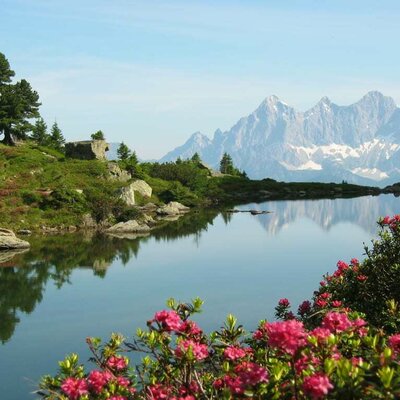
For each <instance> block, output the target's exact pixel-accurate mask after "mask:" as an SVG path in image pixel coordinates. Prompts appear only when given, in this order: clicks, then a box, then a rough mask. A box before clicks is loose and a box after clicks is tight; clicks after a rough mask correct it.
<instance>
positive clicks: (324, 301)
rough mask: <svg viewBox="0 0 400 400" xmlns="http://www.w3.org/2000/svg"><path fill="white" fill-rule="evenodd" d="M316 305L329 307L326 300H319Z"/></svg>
mask: <svg viewBox="0 0 400 400" xmlns="http://www.w3.org/2000/svg"><path fill="white" fill-rule="evenodd" d="M315 305H317V306H318V307H321V308H324V307H326V306H327V305H328V302H327V301H326V300H322V299H317V301H316V302H315Z"/></svg>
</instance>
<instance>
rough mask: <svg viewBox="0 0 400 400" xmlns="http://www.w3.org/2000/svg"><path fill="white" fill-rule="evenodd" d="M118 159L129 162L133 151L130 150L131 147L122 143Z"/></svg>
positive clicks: (118, 151)
mask: <svg viewBox="0 0 400 400" xmlns="http://www.w3.org/2000/svg"><path fill="white" fill-rule="evenodd" d="M117 154H118V158H119V159H120V160H122V161H124V160H127V159H128V158H129V157H130V156H131V151H130V150H129V147H128V146H127V145H126V144H125V143H124V142H122V143H121V144H120V145H119V147H118V150H117Z"/></svg>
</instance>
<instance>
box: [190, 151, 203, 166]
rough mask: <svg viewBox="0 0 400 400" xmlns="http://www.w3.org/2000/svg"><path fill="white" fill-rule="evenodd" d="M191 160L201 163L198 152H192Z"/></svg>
mask: <svg viewBox="0 0 400 400" xmlns="http://www.w3.org/2000/svg"><path fill="white" fill-rule="evenodd" d="M191 161H193V162H194V163H197V164H198V163H201V158H200V156H199V153H197V152H196V153H194V154H193V156H192V158H191Z"/></svg>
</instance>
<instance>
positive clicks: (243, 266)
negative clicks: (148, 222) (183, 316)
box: [0, 195, 400, 400]
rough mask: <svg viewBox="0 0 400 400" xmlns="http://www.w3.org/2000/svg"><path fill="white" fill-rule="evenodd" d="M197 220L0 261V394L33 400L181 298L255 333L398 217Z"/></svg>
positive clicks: (208, 316) (61, 244) (325, 207)
mask: <svg viewBox="0 0 400 400" xmlns="http://www.w3.org/2000/svg"><path fill="white" fill-rule="evenodd" d="M237 208H238V209H242V210H246V209H259V210H269V211H272V213H271V214H264V215H257V216H254V215H251V214H249V213H235V214H227V213H217V212H214V211H208V212H201V213H191V214H190V215H188V216H186V217H184V218H182V219H180V220H179V221H177V222H174V223H171V224H170V225H169V226H168V227H166V228H163V229H160V230H157V231H155V232H154V233H153V234H152V235H151V236H148V237H142V238H135V237H130V238H129V237H128V238H124V239H121V238H116V237H109V236H102V235H93V234H69V235H64V236H33V237H30V238H29V239H28V240H29V241H30V242H31V244H32V248H31V250H30V251H29V252H27V253H24V254H19V255H15V257H13V258H11V257H8V259H7V257H6V256H4V255H1V254H0V388H1V389H2V390H1V392H2V395H1V398H2V399H4V400H24V399H32V398H34V396H32V395H30V394H29V392H31V391H33V390H34V389H35V385H36V383H37V381H38V379H39V377H40V376H41V375H43V374H45V373H53V372H55V369H56V368H57V361H59V360H61V359H63V358H64V356H65V355H66V354H68V353H70V352H78V353H79V354H81V356H82V359H83V361H86V360H87V358H88V356H89V353H88V351H87V349H86V344H85V338H86V337H87V336H100V337H102V338H103V339H106V338H108V336H109V334H110V333H111V332H121V333H123V334H124V335H125V336H126V337H128V338H129V337H132V335H133V334H134V332H135V330H136V328H137V327H145V326H146V320H148V319H150V318H151V317H152V316H153V315H154V312H155V311H157V310H160V309H163V308H164V307H165V301H166V300H167V299H168V298H169V297H174V298H176V299H179V300H182V301H189V300H190V299H191V298H194V297H196V296H199V297H201V298H202V299H203V300H204V301H205V304H204V312H203V313H202V314H200V315H199V316H197V317H196V320H197V321H198V322H199V323H200V324H201V326H202V327H203V328H204V329H205V330H207V331H211V330H214V329H218V328H219V327H220V326H221V324H222V322H223V320H224V318H225V317H226V315H227V314H228V313H233V314H235V315H236V316H237V317H238V318H239V321H240V322H241V323H242V324H244V326H245V327H246V328H247V329H248V330H253V329H254V328H255V327H256V324H257V322H258V321H259V320H260V319H263V318H268V319H272V318H273V314H274V307H275V305H276V304H277V302H278V300H279V299H280V298H282V297H287V298H289V299H290V300H291V302H292V303H293V304H294V305H295V306H296V307H297V305H298V304H299V303H300V302H301V301H302V300H304V299H309V298H310V297H311V296H312V292H313V290H314V289H316V288H317V286H318V283H319V281H320V280H321V279H320V278H321V276H322V275H323V274H324V273H326V272H332V271H333V270H334V269H335V265H336V262H337V261H338V260H339V259H343V260H350V258H352V257H357V258H360V259H361V258H362V257H363V253H364V248H363V242H365V243H366V244H368V243H369V242H370V240H371V239H372V238H373V237H375V236H376V230H377V226H376V220H377V218H378V217H379V216H383V215H393V214H396V213H399V212H400V199H399V198H396V197H394V196H392V195H382V196H379V197H362V198H356V199H335V200H298V201H270V202H265V203H262V204H249V205H246V206H240V207H237Z"/></svg>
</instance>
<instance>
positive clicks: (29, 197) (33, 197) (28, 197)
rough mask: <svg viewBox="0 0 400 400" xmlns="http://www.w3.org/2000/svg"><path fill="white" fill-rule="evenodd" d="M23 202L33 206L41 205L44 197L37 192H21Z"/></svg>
mask: <svg viewBox="0 0 400 400" xmlns="http://www.w3.org/2000/svg"><path fill="white" fill-rule="evenodd" d="M21 197H22V201H23V202H24V203H25V204H28V205H30V204H33V203H39V202H40V201H41V200H42V196H40V195H39V194H38V193H37V192H35V191H32V190H24V191H22V192H21Z"/></svg>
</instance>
